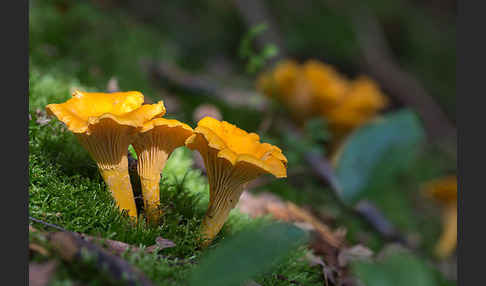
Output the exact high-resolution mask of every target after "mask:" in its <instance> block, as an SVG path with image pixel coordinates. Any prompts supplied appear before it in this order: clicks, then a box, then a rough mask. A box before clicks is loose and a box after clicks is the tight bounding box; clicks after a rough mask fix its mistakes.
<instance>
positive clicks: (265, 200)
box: [238, 192, 345, 248]
mask: <svg viewBox="0 0 486 286" xmlns="http://www.w3.org/2000/svg"><path fill="white" fill-rule="evenodd" d="M238 208H239V209H240V211H241V212H243V213H246V214H248V215H250V216H251V217H258V216H262V215H267V214H271V215H272V216H273V217H274V218H276V219H278V220H283V221H286V222H290V223H294V224H296V225H297V226H299V227H301V228H303V229H306V230H308V231H315V232H317V233H318V234H319V236H320V237H321V238H322V240H324V241H326V242H327V243H328V244H329V245H330V246H331V247H334V248H339V247H340V246H341V244H342V243H343V241H344V238H345V230H344V229H339V231H338V232H337V235H335V233H334V232H333V231H332V230H331V229H330V228H329V227H328V226H327V225H325V224H324V223H322V222H321V221H320V220H319V219H317V218H316V217H314V216H313V215H312V214H311V213H310V212H308V211H306V210H304V209H302V208H300V207H298V206H297V205H295V204H293V203H291V202H285V201H283V200H282V199H280V198H279V197H277V196H275V195H273V194H270V193H261V194H258V195H253V194H251V193H249V192H243V194H242V195H241V197H240V201H239V202H238Z"/></svg>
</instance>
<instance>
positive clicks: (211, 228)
mask: <svg viewBox="0 0 486 286" xmlns="http://www.w3.org/2000/svg"><path fill="white" fill-rule="evenodd" d="M185 143H186V146H187V147H188V148H190V149H192V150H198V151H199V153H200V154H201V156H202V157H203V159H204V165H205V167H206V171H207V176H208V181H209V194H210V199H209V206H208V210H207V212H206V215H205V217H204V220H203V223H202V234H203V236H204V237H205V238H206V240H205V242H204V246H207V245H208V244H209V243H210V242H211V241H212V239H213V238H214V237H215V236H216V235H217V234H218V232H219V231H220V230H221V228H222V227H223V225H224V223H225V221H226V219H227V218H228V215H229V212H230V211H231V210H232V209H233V208H234V207H235V205H236V204H237V203H238V200H239V198H240V195H241V193H242V192H243V189H244V186H245V184H246V183H248V182H249V181H251V180H253V179H255V178H257V177H258V176H260V175H262V174H272V175H274V176H275V177H277V178H285V177H287V159H286V158H285V156H284V155H283V154H282V151H281V150H280V149H279V148H278V147H276V146H273V145H270V144H268V143H260V137H259V136H258V135H257V134H255V133H247V132H246V131H244V130H242V129H240V128H238V127H236V126H235V125H233V124H230V123H228V122H226V121H218V120H216V119H214V118H211V117H205V118H203V119H202V120H200V121H199V122H198V124H197V127H196V128H195V129H194V134H193V135H191V136H190V137H189V138H187V140H186V142H185Z"/></svg>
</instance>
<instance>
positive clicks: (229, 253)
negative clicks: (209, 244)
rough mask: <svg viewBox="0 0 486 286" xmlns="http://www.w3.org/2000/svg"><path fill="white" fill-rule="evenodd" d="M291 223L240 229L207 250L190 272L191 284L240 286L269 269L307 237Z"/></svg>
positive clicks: (200, 285)
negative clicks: (198, 263)
mask: <svg viewBox="0 0 486 286" xmlns="http://www.w3.org/2000/svg"><path fill="white" fill-rule="evenodd" d="M305 234H306V233H305V232H304V231H302V230H300V229H298V228H296V227H294V226H291V225H288V224H283V223H276V224H272V225H268V226H265V227H263V228H258V229H250V230H245V231H242V232H241V233H239V234H237V235H235V236H234V237H232V238H230V239H228V240H227V241H224V242H222V243H221V245H219V246H218V247H217V248H216V249H214V250H212V251H209V253H208V254H207V255H206V257H204V258H202V259H201V263H200V266H199V267H198V268H196V269H195V270H194V272H193V273H192V275H191V279H190V285H198V286H204V285H211V286H219V285H221V286H231V285H235V286H236V285H241V284H242V283H243V282H245V281H247V280H248V279H250V278H252V277H254V276H256V275H258V274H261V273H263V272H265V271H268V270H270V269H271V268H272V266H274V265H275V263H276V262H278V261H279V259H281V258H283V257H285V256H286V255H288V254H289V253H290V251H292V250H293V249H295V248H296V247H297V246H298V245H300V244H301V243H304V239H306V235H305Z"/></svg>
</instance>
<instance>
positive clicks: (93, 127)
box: [46, 91, 165, 218]
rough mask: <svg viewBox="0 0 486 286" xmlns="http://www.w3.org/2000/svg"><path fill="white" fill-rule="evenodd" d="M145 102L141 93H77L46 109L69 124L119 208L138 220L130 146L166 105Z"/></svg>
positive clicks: (163, 112)
mask: <svg viewBox="0 0 486 286" xmlns="http://www.w3.org/2000/svg"><path fill="white" fill-rule="evenodd" d="M143 101H144V98H143V95H142V94H141V93H140V92H137V91H129V92H115V93H95V92H80V91H75V92H74V93H73V95H72V98H71V99H69V100H68V101H66V102H64V103H61V104H49V105H47V106H46V110H47V112H48V114H50V115H53V116H55V117H57V119H59V120H60V121H62V122H63V123H65V124H66V125H67V127H68V129H69V130H70V131H71V132H73V133H74V134H75V135H76V137H77V138H78V140H79V142H80V143H81V145H82V146H83V147H84V148H85V149H86V150H87V151H88V153H89V154H90V156H91V157H92V158H93V160H95V161H96V164H97V166H98V169H99V171H100V173H101V176H102V177H103V180H104V181H105V183H106V185H107V186H108V189H109V190H110V192H111V194H112V196H113V198H114V199H115V201H116V203H117V205H118V207H119V208H120V209H121V210H127V211H128V214H129V215H130V216H131V217H135V218H136V217H137V209H136V206H135V200H134V197H133V191H132V186H131V184H130V176H129V173H128V159H127V152H128V145H129V144H130V143H131V141H132V138H133V135H134V133H135V132H136V130H137V129H138V128H140V127H142V126H143V124H144V123H145V122H146V121H148V120H150V119H152V118H153V117H156V116H162V115H163V114H165V107H164V104H163V102H162V101H159V102H158V103H157V104H147V105H142V104H143Z"/></svg>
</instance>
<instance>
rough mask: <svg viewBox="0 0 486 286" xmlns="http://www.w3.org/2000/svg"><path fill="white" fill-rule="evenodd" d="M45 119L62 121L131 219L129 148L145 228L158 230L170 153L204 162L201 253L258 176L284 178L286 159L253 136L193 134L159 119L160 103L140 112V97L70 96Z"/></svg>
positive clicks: (219, 125)
mask: <svg viewBox="0 0 486 286" xmlns="http://www.w3.org/2000/svg"><path fill="white" fill-rule="evenodd" d="M46 110H47V112H48V114H49V115H52V116H55V117H56V118H57V119H59V120H60V121H62V122H63V123H64V124H65V125H66V126H67V127H68V129H69V130H70V131H71V132H73V133H74V134H75V135H76V137H77V138H78V140H79V142H80V144H81V145H82V146H83V147H84V148H85V149H86V150H87V151H88V152H89V154H90V156H91V157H92V159H93V160H94V161H96V164H97V166H98V169H99V171H100V173H101V176H102V177H103V180H104V182H105V183H106V185H107V187H108V189H109V190H110V192H111V194H112V196H113V198H114V200H115V201H116V203H117V205H118V207H119V209H120V210H122V211H123V210H124V211H126V212H127V213H128V215H129V216H130V217H133V218H134V219H135V220H136V219H137V207H136V205H135V199H134V195H133V190H132V186H131V183H130V176H129V172H128V158H127V154H128V147H129V145H130V144H131V145H132V146H133V147H134V149H135V152H136V153H137V157H138V161H137V172H138V175H139V177H140V181H141V189H142V196H143V201H144V211H145V216H146V218H147V220H148V221H149V222H151V223H157V222H158V221H159V218H160V216H161V215H162V211H161V208H160V190H159V184H160V176H161V173H162V171H163V169H164V166H165V163H166V162H167V159H168V158H169V156H170V154H171V153H172V151H173V150H174V149H176V148H177V147H180V146H184V145H185V146H186V147H188V148H189V149H191V150H197V151H198V152H199V153H200V154H201V156H202V157H203V159H204V164H205V167H206V171H207V177H208V182H209V189H210V201H209V206H208V210H207V212H206V214H205V217H204V219H203V222H202V226H201V233H202V236H203V237H204V238H205V240H204V242H203V246H207V245H208V244H209V243H210V242H211V241H212V239H213V238H214V237H215V236H216V235H217V234H218V232H219V231H220V230H221V228H222V227H223V225H224V223H225V221H226V219H227V218H228V215H229V212H230V211H231V209H233V208H234V207H235V206H236V204H237V202H238V200H239V198H240V195H241V193H242V192H243V189H244V187H245V185H246V183H248V182H249V181H251V180H253V179H255V178H257V177H258V176H260V175H262V174H272V175H274V176H275V177H277V178H284V177H286V176H287V170H286V167H287V159H286V157H285V156H284V155H283V154H282V151H281V150H280V149H279V148H278V147H276V146H273V145H271V144H267V143H261V142H260V137H259V136H258V135H257V134H255V133H248V132H246V131H244V130H242V129H240V128H238V127H236V126H235V125H233V124H230V123H228V122H225V121H218V120H216V119H213V118H211V117H205V118H203V119H201V120H200V121H199V122H198V123H197V127H196V128H195V129H192V128H191V127H190V126H189V125H187V124H184V123H182V122H180V121H177V120H173V119H166V118H163V117H162V116H164V115H165V107H164V103H163V101H159V102H157V103H155V104H144V97H143V95H142V94H141V93H140V92H137V91H129V92H114V93H96V92H80V91H75V92H74V93H73V94H72V98H71V99H69V100H67V101H66V102H64V103H61V104H49V105H47V107H46Z"/></svg>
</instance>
